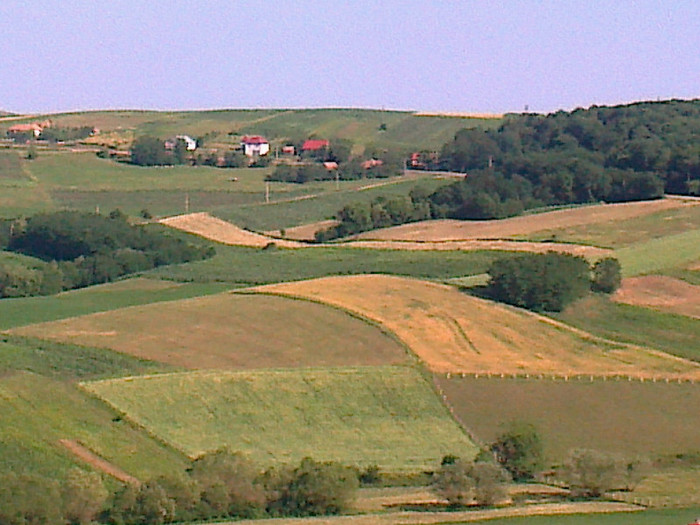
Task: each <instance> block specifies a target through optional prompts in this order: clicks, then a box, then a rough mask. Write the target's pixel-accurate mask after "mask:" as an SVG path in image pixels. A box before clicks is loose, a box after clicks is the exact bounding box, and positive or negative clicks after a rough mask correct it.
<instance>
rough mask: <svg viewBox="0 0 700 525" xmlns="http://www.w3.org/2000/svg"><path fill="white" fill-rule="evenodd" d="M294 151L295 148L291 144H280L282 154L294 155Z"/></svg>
mask: <svg viewBox="0 0 700 525" xmlns="http://www.w3.org/2000/svg"><path fill="white" fill-rule="evenodd" d="M295 153H296V149H295V148H294V146H292V145H291V144H287V145H286V146H282V155H294V154H295Z"/></svg>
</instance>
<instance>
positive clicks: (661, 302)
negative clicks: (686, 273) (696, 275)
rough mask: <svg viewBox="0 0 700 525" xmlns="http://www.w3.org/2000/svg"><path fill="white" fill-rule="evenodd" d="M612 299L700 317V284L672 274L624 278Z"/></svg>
mask: <svg viewBox="0 0 700 525" xmlns="http://www.w3.org/2000/svg"><path fill="white" fill-rule="evenodd" d="M612 299H613V301H616V302H618V303H625V304H632V305H637V306H646V307H649V308H654V309H658V310H664V311H667V312H672V313H676V314H681V315H687V316H689V317H695V318H698V319H700V286H696V285H692V284H689V283H686V282H685V281H681V280H680V279H674V278H673V277H667V276H663V275H648V276H645V277H630V278H628V279H623V281H622V286H621V287H620V288H619V289H618V290H617V292H615V294H614V295H613V297H612Z"/></svg>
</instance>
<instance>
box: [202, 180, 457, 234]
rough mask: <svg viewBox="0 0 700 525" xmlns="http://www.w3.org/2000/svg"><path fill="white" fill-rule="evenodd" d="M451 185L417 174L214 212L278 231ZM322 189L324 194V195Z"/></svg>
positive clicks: (330, 184) (249, 226) (250, 226)
mask: <svg viewBox="0 0 700 525" xmlns="http://www.w3.org/2000/svg"><path fill="white" fill-rule="evenodd" d="M449 183H450V181H449V180H447V179H436V178H434V177H433V176H432V175H420V174H419V175H415V174H414V175H411V177H410V178H408V179H406V180H402V178H401V177H397V178H394V179H390V180H380V179H371V180H370V179H364V180H360V181H347V182H344V183H343V185H341V188H340V191H334V189H333V188H334V185H335V183H334V182H326V183H323V184H324V187H323V188H318V189H316V190H314V191H315V192H317V195H316V196H315V197H312V198H308V199H297V200H291V201H290V200H288V199H284V198H282V199H279V200H278V201H277V202H271V203H270V204H259V203H258V204H247V205H246V204H244V205H240V206H220V207H217V208H215V209H214V210H213V214H214V215H216V216H217V217H219V218H221V219H224V220H226V221H229V222H232V223H234V224H237V225H239V226H243V227H245V228H247V229H251V230H256V231H265V230H278V229H280V228H289V227H292V226H298V225H300V224H308V223H311V222H317V221H322V220H325V219H329V218H331V217H334V216H335V214H336V213H337V212H338V211H339V210H340V209H341V208H343V207H344V206H347V205H350V204H357V203H369V202H371V201H373V200H374V199H377V198H378V197H384V198H387V199H390V198H392V197H405V196H407V195H408V194H409V193H410V191H411V190H412V189H413V188H415V187H417V186H420V187H422V188H425V189H427V190H428V191H435V190H436V189H437V188H439V187H440V186H444V185H445V184H449ZM277 184H278V183H275V184H273V185H272V195H273V197H275V192H276V190H277ZM317 184H319V183H317ZM303 186H307V185H306V184H304V185H303ZM363 187H364V189H362V188H363ZM358 188H359V189H358ZM321 189H322V190H324V191H323V192H322V193H321V192H320V190H321Z"/></svg>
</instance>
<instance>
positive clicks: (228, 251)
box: [145, 245, 509, 286]
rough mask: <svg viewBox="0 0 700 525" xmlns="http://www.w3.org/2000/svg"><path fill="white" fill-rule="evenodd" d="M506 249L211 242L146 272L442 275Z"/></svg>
mask: <svg viewBox="0 0 700 525" xmlns="http://www.w3.org/2000/svg"><path fill="white" fill-rule="evenodd" d="M508 253H509V252H499V251H495V250H494V251H470V252H460V251H409V250H374V249H361V248H342V247H338V248H335V247H332V248H325V247H324V248H313V249H296V250H294V249H275V250H263V249H259V248H244V247H238V246H223V245H217V246H216V255H215V256H214V257H212V258H211V259H207V260H206V261H197V262H192V263H187V264H181V265H171V266H167V267H165V266H164V267H161V268H157V269H155V270H153V271H151V272H148V273H147V274H145V275H148V276H149V277H154V278H158V279H172V280H175V281H184V282H226V283H234V284H237V285H250V286H252V285H258V284H268V283H275V282H282V281H295V280H300V279H311V278H315V277H322V276H325V275H349V274H363V273H388V274H395V275H406V276H411V277H423V278H427V279H446V278H450V277H464V276H467V275H474V274H479V273H484V272H485V271H486V270H487V269H488V267H489V264H490V263H491V261H493V260H494V259H496V258H498V257H502V256H503V255H504V254H508Z"/></svg>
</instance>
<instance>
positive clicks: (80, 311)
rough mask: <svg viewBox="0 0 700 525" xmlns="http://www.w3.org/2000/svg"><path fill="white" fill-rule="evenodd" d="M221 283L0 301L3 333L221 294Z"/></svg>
mask: <svg viewBox="0 0 700 525" xmlns="http://www.w3.org/2000/svg"><path fill="white" fill-rule="evenodd" d="M227 288H230V286H229V285H226V284H221V283H205V284H202V283H186V284H181V283H173V282H169V281H157V280H153V279H127V280H123V281H118V282H115V283H110V284H101V285H97V286H91V287H89V288H83V289H80V290H73V291H69V292H63V293H60V294H58V295H51V296H43V297H21V298H17V299H2V300H1V301H0V330H7V329H8V328H12V327H16V326H23V325H27V324H33V323H42V322H46V321H55V320H57V319H65V318H66V317H74V316H78V315H85V314H91V313H95V312H104V311H106V310H114V309H116V308H123V307H125V306H134V305H139V304H149V303H156V302H160V301H174V300H178V299H186V298H188V297H197V296H201V295H208V294H212V293H217V292H221V291H223V290H225V289H227Z"/></svg>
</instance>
